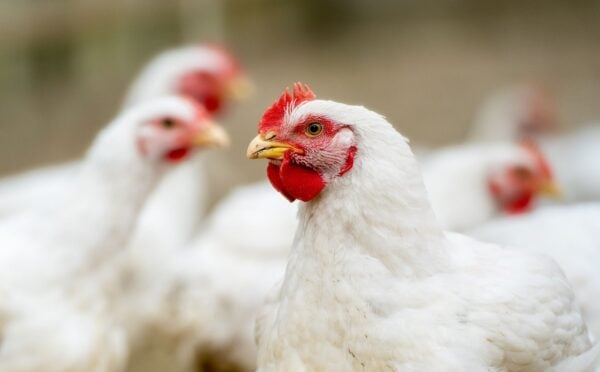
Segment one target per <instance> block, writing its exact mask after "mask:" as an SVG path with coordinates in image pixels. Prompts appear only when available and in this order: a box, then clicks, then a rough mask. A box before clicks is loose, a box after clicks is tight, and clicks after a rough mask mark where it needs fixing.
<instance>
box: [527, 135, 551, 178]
mask: <svg viewBox="0 0 600 372" xmlns="http://www.w3.org/2000/svg"><path fill="white" fill-rule="evenodd" d="M519 144H520V145H521V147H523V148H524V149H525V150H526V151H527V152H529V154H531V156H532V157H533V158H534V159H535V162H536V164H537V165H538V166H539V167H540V170H541V171H542V174H543V175H544V176H546V177H547V178H549V179H551V178H552V177H553V176H552V168H551V167H550V164H549V163H548V160H546V157H545V156H544V154H543V153H542V150H541V149H540V147H539V146H538V144H537V143H536V142H535V141H533V140H531V139H522V140H521V141H520V142H519Z"/></svg>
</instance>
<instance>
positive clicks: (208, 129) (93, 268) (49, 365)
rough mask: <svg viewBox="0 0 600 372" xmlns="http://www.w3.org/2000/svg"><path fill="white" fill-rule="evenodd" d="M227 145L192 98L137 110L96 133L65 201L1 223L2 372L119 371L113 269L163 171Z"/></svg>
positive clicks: (121, 346)
mask: <svg viewBox="0 0 600 372" xmlns="http://www.w3.org/2000/svg"><path fill="white" fill-rule="evenodd" d="M226 139H227V137H226V135H225V132H224V131H223V130H222V129H221V128H220V127H217V126H216V125H214V124H213V123H212V122H211V120H210V115H209V114H208V113H207V111H206V110H204V109H203V108H202V107H201V106H199V105H197V104H195V103H194V102H193V101H190V100H187V99H184V98H179V97H164V98H160V99H156V100H150V101H148V102H144V103H142V104H139V105H135V106H134V107H132V108H130V109H128V110H126V111H124V112H123V113H122V114H121V115H119V116H118V117H117V118H116V119H115V120H114V121H113V122H112V123H110V124H109V125H108V126H107V128H105V129H104V130H103V131H102V132H101V133H100V134H99V135H98V137H97V139H96V141H95V142H94V144H93V146H92V148H91V149H90V150H89V152H88V154H87V156H86V158H85V160H84V161H83V163H82V165H81V168H80V170H79V172H78V174H77V175H75V176H74V177H72V179H71V180H70V182H69V188H68V190H67V191H68V192H66V194H65V195H64V197H62V198H61V199H60V200H57V201H56V203H55V204H54V205H53V206H48V207H47V208H46V209H43V210H37V211H36V210H32V211H30V212H28V213H27V214H22V215H21V216H19V217H17V218H14V219H11V220H9V221H8V222H6V223H4V224H2V225H0V247H1V248H0V255H1V257H2V259H0V293H2V301H1V302H0V319H2V323H1V330H0V332H1V337H2V343H1V344H0V370H2V371H10V372H18V371H41V370H43V371H57V372H58V371H61V372H66V371H118V370H121V369H122V368H123V365H124V363H125V357H126V353H127V350H126V339H125V334H124V333H123V330H122V329H120V324H119V322H120V319H119V318H118V317H119V315H118V314H116V313H115V312H114V310H113V308H112V303H111V300H112V299H111V297H110V295H111V292H112V291H114V290H116V289H117V288H114V287H113V286H114V285H116V284H117V282H116V280H118V278H119V268H118V267H114V265H112V263H113V261H114V259H115V257H117V256H118V254H119V252H120V251H121V250H122V249H123V247H125V246H126V244H127V241H128V239H129V238H130V235H131V232H132V230H133V228H134V226H135V223H136V220H137V216H138V214H139V211H140V210H141V208H142V206H143V204H144V202H145V200H146V198H147V196H148V195H149V194H150V192H151V191H152V189H153V187H154V186H155V185H156V183H157V182H158V181H159V179H160V178H161V176H162V175H163V174H164V172H165V171H166V170H167V169H168V168H171V167H172V165H173V164H177V163H180V162H181V161H183V160H184V159H186V158H187V157H188V156H189V155H191V153H192V152H193V151H194V150H195V148H197V147H199V146H220V145H223V144H224V143H225V142H226Z"/></svg>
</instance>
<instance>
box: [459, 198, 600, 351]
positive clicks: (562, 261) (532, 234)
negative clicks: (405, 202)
mask: <svg viewBox="0 0 600 372" xmlns="http://www.w3.org/2000/svg"><path fill="white" fill-rule="evenodd" d="M468 234H469V235H471V236H473V237H476V238H478V239H481V240H483V241H488V242H492V243H496V244H501V245H510V246H512V247H515V248H519V249H522V250H526V251H529V252H535V253H542V254H547V255H549V256H550V257H552V258H553V259H554V260H556V262H558V264H559V265H560V266H561V268H562V269H563V270H564V272H565V274H566V276H567V278H568V279H569V282H570V283H571V285H572V286H573V291H574V292H575V296H576V299H577V302H578V303H579V305H580V307H581V309H582V312H583V315H584V318H585V320H586V323H587V324H588V327H589V330H590V332H591V333H592V335H593V336H594V338H595V339H598V338H599V337H600V301H598V299H599V298H600V270H598V268H599V267H600V204H597V203H596V204H580V205H569V206H552V207H545V208H541V209H539V210H536V211H534V212H533V213H530V214H525V215H522V216H518V217H512V218H501V219H497V220H493V221H490V222H488V223H486V224H484V225H482V226H480V227H478V228H476V229H474V230H472V231H470V232H469V233H468Z"/></svg>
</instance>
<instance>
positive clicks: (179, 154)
mask: <svg viewBox="0 0 600 372" xmlns="http://www.w3.org/2000/svg"><path fill="white" fill-rule="evenodd" d="M189 152H190V149H189V148H187V147H180V148H178V149H175V150H171V151H169V152H168V153H167V155H166V159H167V161H169V162H171V163H177V162H179V161H181V160H183V159H185V158H186V157H187V156H188V154H189Z"/></svg>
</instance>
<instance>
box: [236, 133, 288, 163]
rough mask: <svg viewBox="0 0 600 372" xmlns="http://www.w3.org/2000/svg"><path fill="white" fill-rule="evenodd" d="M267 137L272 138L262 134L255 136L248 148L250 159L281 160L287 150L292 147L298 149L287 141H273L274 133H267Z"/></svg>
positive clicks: (247, 154) (247, 152)
mask: <svg viewBox="0 0 600 372" xmlns="http://www.w3.org/2000/svg"><path fill="white" fill-rule="evenodd" d="M267 138H270V139H265V137H263V136H262V135H261V134H259V135H257V136H256V137H254V139H253V140H252V141H251V142H250V144H249V145H248V150H246V156H247V157H248V159H271V160H281V159H283V155H284V154H285V153H286V151H289V150H290V149H291V150H292V151H296V152H297V151H298V149H296V148H295V147H294V146H292V145H288V144H287V143H282V142H275V141H272V140H271V139H272V138H275V136H274V135H267Z"/></svg>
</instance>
